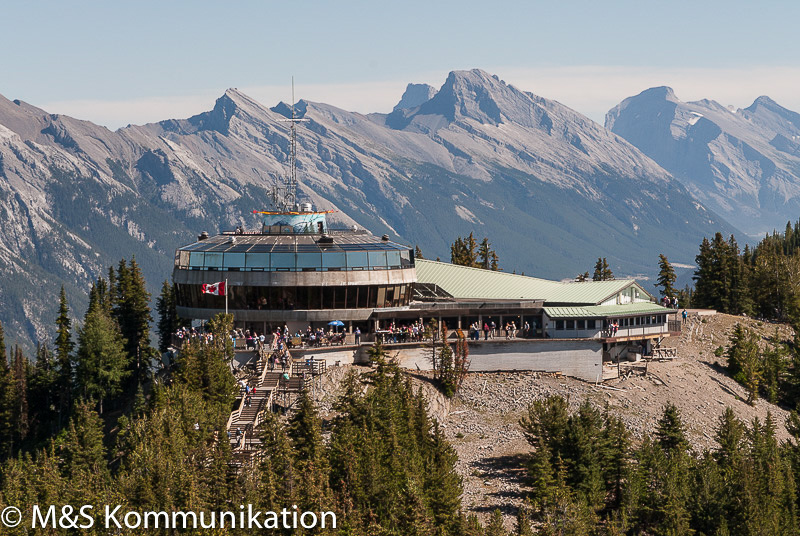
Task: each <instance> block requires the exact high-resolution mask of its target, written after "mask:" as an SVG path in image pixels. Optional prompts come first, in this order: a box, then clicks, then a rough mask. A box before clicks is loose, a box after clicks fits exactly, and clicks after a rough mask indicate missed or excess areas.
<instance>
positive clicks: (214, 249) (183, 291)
mask: <svg viewBox="0 0 800 536" xmlns="http://www.w3.org/2000/svg"><path fill="white" fill-rule="evenodd" d="M295 208H296V210H294V211H291V212H289V211H284V212H264V213H262V214H263V215H264V219H263V222H262V226H261V229H260V230H257V231H244V230H242V229H241V228H240V229H237V230H236V231H234V232H223V233H222V234H220V235H217V236H214V237H208V236H207V235H205V234H203V235H201V236H200V237H199V238H198V240H197V242H195V243H193V244H190V245H187V246H184V247H181V248H179V249H178V250H177V252H176V254H175V267H174V271H173V281H174V284H175V289H176V296H177V304H178V307H177V310H178V314H179V316H181V317H182V318H187V319H209V318H211V317H212V316H213V315H215V314H217V313H219V312H222V311H224V310H225V297H223V296H214V295H209V294H203V293H202V291H201V287H202V285H203V284H209V283H216V282H218V281H222V280H225V281H227V288H228V293H229V294H228V307H229V311H230V312H231V313H232V314H233V316H234V321H235V324H236V326H237V327H242V328H246V329H250V330H252V331H256V332H258V333H270V332H272V331H274V330H276V329H282V328H284V326H286V327H288V329H289V331H290V332H292V333H294V332H297V331H300V332H303V331H305V330H306V328H307V327H308V326H311V327H312V328H317V327H327V326H328V325H329V323H331V322H335V321H341V322H342V323H343V324H344V329H345V331H346V332H347V334H348V335H347V336H346V338H345V346H342V347H335V348H328V349H319V348H314V349H313V350H308V349H303V348H300V349H298V350H297V352H298V353H299V354H306V353H310V352H313V353H314V354H315V355H317V356H318V357H324V356H325V354H330V355H329V356H328V359H334V360H336V361H339V362H344V363H347V362H356V363H358V362H364V361H365V360H366V349H367V348H368V347H369V346H370V345H371V344H372V342H373V341H374V340H375V336H376V334H377V335H378V336H384V337H385V335H386V332H387V331H389V330H390V329H391V328H392V327H395V328H396V327H399V326H403V325H409V324H411V323H414V322H422V323H424V324H427V323H428V322H429V321H430V319H432V318H435V319H436V320H437V321H438V325H439V326H446V327H447V329H448V330H449V335H450V337H455V336H457V335H456V334H457V332H458V330H462V332H463V333H465V334H466V333H467V331H468V329H469V327H470V326H474V325H477V326H480V328H481V329H482V328H483V326H484V325H486V326H492V325H494V326H495V328H496V336H495V338H493V339H489V340H484V335H485V334H484V333H483V332H482V331H481V333H480V340H476V341H471V342H470V358H471V369H472V370H542V371H560V372H563V373H564V374H568V375H571V376H575V377H578V378H582V379H585V380H589V381H596V380H597V379H602V377H603V363H604V362H605V363H610V362H616V361H618V360H620V359H631V358H634V359H635V358H636V357H638V356H640V355H642V354H644V355H647V354H649V353H651V352H652V351H653V348H654V347H655V346H656V345H657V344H658V343H659V341H660V340H661V339H662V338H663V337H664V336H667V335H669V334H670V332H674V331H678V330H679V327H678V326H677V325H676V323H675V322H674V320H672V319H673V318H674V314H675V310H672V309H666V308H664V307H661V306H660V305H658V304H656V303H653V297H652V296H651V295H650V294H648V293H647V292H646V291H645V290H644V289H643V288H642V287H641V286H640V285H639V284H638V283H637V282H636V281H634V280H615V281H587V282H558V281H549V280H545V279H538V278H535V277H527V276H522V275H513V274H507V273H503V272H492V271H488V270H481V269H477V268H469V267H464V266H457V265H453V264H448V263H442V262H434V261H429V260H424V259H415V258H414V251H413V249H412V248H410V247H408V246H404V245H402V244H399V243H396V242H393V241H391V240H389V238H388V237H387V236H386V235H384V236H383V237H380V238H379V237H376V236H373V235H371V234H370V233H368V232H366V231H364V230H356V229H351V230H332V229H330V228H329V227H328V223H327V220H326V213H325V212H316V211H313V210H312V209H311V206H310V205H309V204H304V205H302V206H297V207H295ZM511 323H513V324H514V326H515V327H516V329H517V330H518V334H519V335H518V337H517V338H516V339H513V340H506V339H505V332H504V331H503V328H504V327H505V326H506V325H507V324H511ZM525 326H528V329H527V330H525V329H524V328H525ZM356 329H358V330H359V331H360V332H361V333H362V334H363V335H362V337H361V344H358V345H356V344H355V338H354V336H353V333H354V331H355V330H356ZM388 341H389V346H390V347H392V348H393V349H392V354H393V355H395V354H396V355H397V356H398V358H399V359H400V361H401V364H404V365H405V366H412V367H413V366H419V367H420V368H423V369H424V368H426V367H427V368H429V367H430V364H429V363H427V361H426V360H425V358H424V348H423V345H422V344H421V343H418V342H411V343H401V342H398V343H397V344H396V346H395V345H394V344H393V342H394V337H392V336H391V335H390V336H389V339H388Z"/></svg>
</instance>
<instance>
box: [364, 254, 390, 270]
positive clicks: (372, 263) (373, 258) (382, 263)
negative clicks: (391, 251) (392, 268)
mask: <svg viewBox="0 0 800 536" xmlns="http://www.w3.org/2000/svg"><path fill="white" fill-rule="evenodd" d="M368 254H369V267H370V268H371V269H373V270H374V269H376V268H377V269H379V270H380V269H381V268H386V252H385V251H370V252H368Z"/></svg>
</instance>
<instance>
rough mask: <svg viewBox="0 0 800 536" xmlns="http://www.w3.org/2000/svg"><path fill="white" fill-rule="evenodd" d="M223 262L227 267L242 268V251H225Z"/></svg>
mask: <svg viewBox="0 0 800 536" xmlns="http://www.w3.org/2000/svg"><path fill="white" fill-rule="evenodd" d="M224 262H225V266H226V267H228V268H244V253H226V254H225V259H224Z"/></svg>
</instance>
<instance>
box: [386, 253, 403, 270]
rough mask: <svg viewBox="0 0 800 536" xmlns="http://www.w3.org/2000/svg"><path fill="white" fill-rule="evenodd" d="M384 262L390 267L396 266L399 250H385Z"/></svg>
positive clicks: (397, 264) (398, 259) (398, 262)
mask: <svg viewBox="0 0 800 536" xmlns="http://www.w3.org/2000/svg"><path fill="white" fill-rule="evenodd" d="M386 264H388V265H389V267H390V268H398V267H399V266H400V252H399V251H387V252H386Z"/></svg>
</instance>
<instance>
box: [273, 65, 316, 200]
mask: <svg viewBox="0 0 800 536" xmlns="http://www.w3.org/2000/svg"><path fill="white" fill-rule="evenodd" d="M280 121H281V122H282V123H289V130H290V149H289V168H290V172H289V176H288V177H287V178H286V179H284V181H283V187H281V186H280V185H279V181H278V180H276V184H275V185H274V186H273V187H272V203H273V204H274V205H275V208H276V209H277V210H279V211H281V212H288V211H291V210H293V209H294V207H295V205H296V204H297V129H296V127H295V124H296V123H299V122H300V121H308V120H307V119H304V118H300V119H298V118H297V117H296V116H295V111H294V76H293V77H292V117H291V119H281V120H280Z"/></svg>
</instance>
